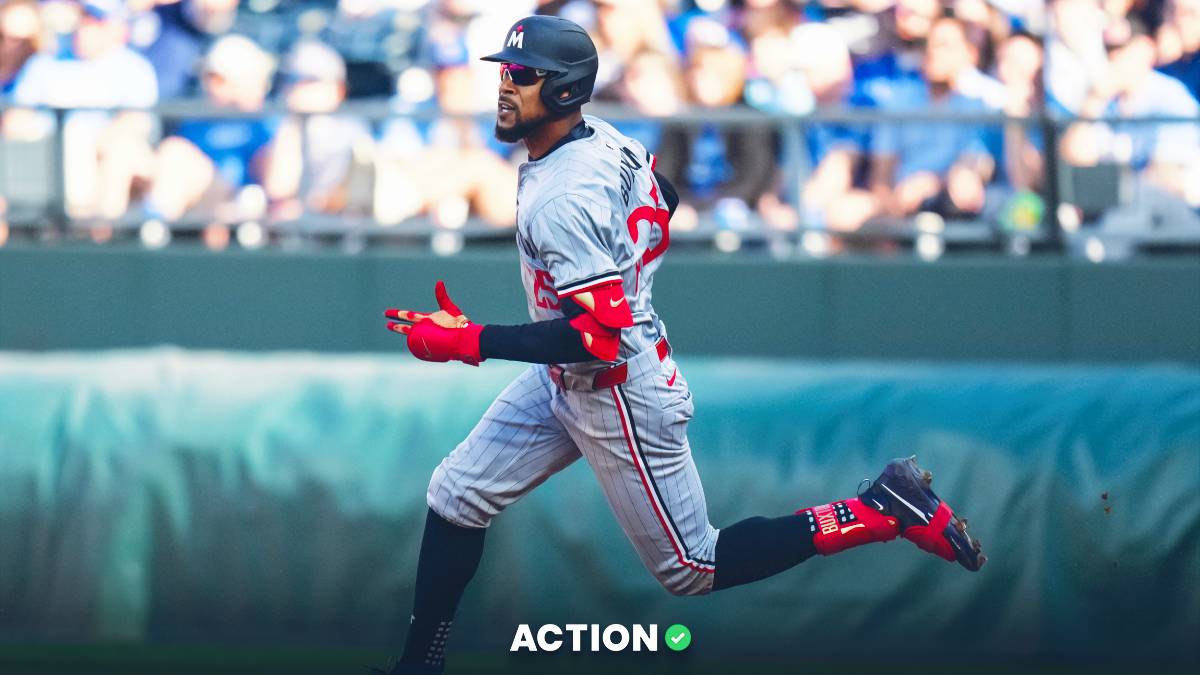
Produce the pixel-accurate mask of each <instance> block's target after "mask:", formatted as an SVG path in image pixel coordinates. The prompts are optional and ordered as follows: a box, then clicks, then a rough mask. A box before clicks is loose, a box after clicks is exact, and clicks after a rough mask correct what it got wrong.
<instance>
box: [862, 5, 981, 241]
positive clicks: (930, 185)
mask: <svg viewBox="0 0 1200 675" xmlns="http://www.w3.org/2000/svg"><path fill="white" fill-rule="evenodd" d="M973 64H974V56H973V47H972V45H971V43H970V42H969V41H968V39H967V34H966V28H965V26H964V25H963V23H962V22H961V21H959V20H957V19H954V18H949V17H947V18H942V19H938V20H937V21H935V22H934V24H933V26H932V27H931V28H930V30H929V35H928V42H927V45H926V49H925V63H924V67H923V69H922V72H923V76H924V80H925V81H924V85H923V86H916V87H914V86H905V87H896V88H895V89H894V90H893V91H892V92H891V94H892V95H891V97H890V98H889V100H888V104H887V106H886V107H885V108H884V109H886V110H891V111H902V112H910V111H911V112H919V111H927V110H932V111H937V112H948V113H981V112H986V111H987V108H986V107H985V106H984V105H983V103H982V102H980V101H979V100H978V99H974V98H970V97H968V96H964V95H963V94H961V93H959V92H957V91H955V90H954V82H955V80H956V78H957V77H958V76H959V74H960V73H961V72H963V71H964V70H965V69H968V68H971V67H973ZM873 136H874V138H873V148H872V151H873V153H874V154H875V158H874V161H873V166H872V171H871V179H872V182H873V184H874V187H875V191H876V194H877V195H879V196H880V198H881V199H882V200H883V203H884V204H885V205H886V209H887V211H888V212H889V213H890V214H891V215H893V216H909V215H912V214H914V213H916V212H918V211H935V212H938V213H941V214H943V215H948V216H955V217H961V216H975V215H979V214H980V213H982V211H983V209H984V205H985V204H984V203H985V198H986V194H985V193H986V187H985V186H986V184H987V182H988V181H989V180H990V179H991V176H992V172H993V170H994V168H995V162H994V161H993V160H992V158H991V157H990V156H989V155H988V153H987V150H986V147H985V145H984V138H983V134H982V132H981V130H980V129H979V128H978V127H977V126H976V125H973V124H969V123H967V124H964V123H952V124H931V123H928V122H913V123H902V122H895V123H884V124H881V125H879V126H878V127H877V128H876V129H875V130H874V132H873Z"/></svg>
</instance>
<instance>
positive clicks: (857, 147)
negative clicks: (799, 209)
mask: <svg viewBox="0 0 1200 675" xmlns="http://www.w3.org/2000/svg"><path fill="white" fill-rule="evenodd" d="M791 42H792V44H793V45H794V47H795V50H796V51H795V53H796V59H797V64H798V65H799V66H800V68H801V70H802V72H803V75H804V80H805V82H806V83H807V87H808V89H809V90H810V91H811V92H812V95H813V97H814V98H815V100H816V105H817V108H818V110H832V109H837V108H846V107H851V106H862V105H866V102H865V101H863V100H861V99H860V98H858V94H857V93H856V91H855V87H854V72H853V69H852V67H851V64H850V51H849V49H848V47H847V45H846V43H845V41H844V40H843V39H842V37H841V35H840V34H838V33H837V31H835V30H834V29H832V28H830V27H829V26H827V25H825V24H820V23H812V24H806V25H803V26H799V27H797V28H796V29H795V30H794V31H793V33H792V37H791ZM805 142H806V145H807V148H808V153H809V157H808V161H809V165H810V167H811V172H810V174H809V176H808V180H807V181H806V182H805V184H804V186H803V188H802V192H801V203H802V205H803V207H804V224H805V225H809V226H813V225H823V226H826V227H828V228H830V229H833V230H840V231H849V230H855V229H858V228H859V227H860V226H861V225H862V224H863V223H864V222H866V221H867V219H869V218H871V217H872V216H874V215H876V214H877V213H878V212H879V210H880V202H879V199H878V197H877V196H876V195H875V194H872V193H871V192H870V190H869V189H867V187H868V186H867V184H866V180H865V179H866V170H865V169H866V167H865V160H866V155H867V151H868V148H869V146H870V135H869V133H868V129H867V128H865V127H864V126H863V125H859V124H852V123H836V122H835V123H828V122H818V123H814V124H812V125H810V126H808V127H807V129H806V134H805ZM763 201H764V202H765V203H762V202H760V210H762V211H764V216H766V217H767V219H768V222H771V221H772V218H771V214H772V212H770V211H768V210H767V209H766V208H765V207H767V206H768V205H769V204H770V202H771V200H770V199H769V198H767V197H764V200H763ZM776 224H778V221H777V222H776Z"/></svg>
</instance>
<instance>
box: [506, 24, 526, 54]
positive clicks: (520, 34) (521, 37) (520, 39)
mask: <svg viewBox="0 0 1200 675" xmlns="http://www.w3.org/2000/svg"><path fill="white" fill-rule="evenodd" d="M505 46H507V47H516V48H517V49H524V48H525V31H523V30H521V27H520V26H517V29H516V30H514V31H513V32H511V33H509V34H508V44H507V45H505Z"/></svg>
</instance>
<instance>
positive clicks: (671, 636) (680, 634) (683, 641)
mask: <svg viewBox="0 0 1200 675" xmlns="http://www.w3.org/2000/svg"><path fill="white" fill-rule="evenodd" d="M663 637H664V638H666V640H667V648H668V649H671V650H673V651H677V652H681V651H683V650H685V649H687V648H688V645H690V644H692V631H690V630H688V627H687V626H684V625H683V624H678V623H677V624H673V625H672V626H671V627H670V628H668V629H667V632H666V633H663Z"/></svg>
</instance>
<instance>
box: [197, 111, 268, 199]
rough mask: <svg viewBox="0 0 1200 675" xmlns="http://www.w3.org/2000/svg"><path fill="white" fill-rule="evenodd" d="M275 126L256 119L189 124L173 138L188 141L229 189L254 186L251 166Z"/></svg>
mask: <svg viewBox="0 0 1200 675" xmlns="http://www.w3.org/2000/svg"><path fill="white" fill-rule="evenodd" d="M275 128H276V123H275V122H269V121H266V120H259V119H216V120H191V121H187V122H184V123H182V124H180V125H179V129H178V130H177V131H176V132H175V133H176V135H178V136H181V137H182V138H185V139H187V140H188V141H191V142H192V144H193V145H195V146H196V147H197V148H199V149H200V151H201V152H203V153H204V154H205V155H207V156H208V158H209V159H211V160H212V162H213V165H214V166H215V167H216V169H217V173H218V174H219V175H220V176H221V177H222V178H223V179H224V180H225V181H226V182H227V183H228V184H229V185H231V186H233V187H239V188H240V187H243V186H246V185H250V184H251V183H255V182H257V178H258V177H257V176H255V175H254V173H253V170H252V169H253V167H252V163H253V161H254V158H255V156H256V155H257V154H258V152H259V151H260V150H262V149H263V148H264V147H266V146H267V144H268V143H270V142H271V139H272V138H273V137H274V136H275Z"/></svg>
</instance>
